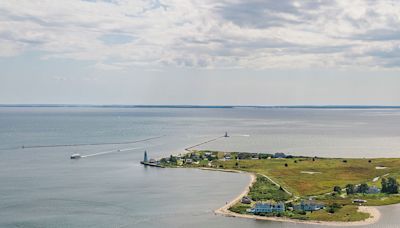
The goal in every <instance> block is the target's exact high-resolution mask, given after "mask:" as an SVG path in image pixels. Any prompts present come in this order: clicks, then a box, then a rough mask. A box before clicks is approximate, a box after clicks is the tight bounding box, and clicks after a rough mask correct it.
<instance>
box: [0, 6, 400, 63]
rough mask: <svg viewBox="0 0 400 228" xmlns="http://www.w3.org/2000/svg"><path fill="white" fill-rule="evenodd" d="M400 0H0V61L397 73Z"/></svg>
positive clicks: (399, 40)
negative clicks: (35, 56) (32, 55)
mask: <svg viewBox="0 0 400 228" xmlns="http://www.w3.org/2000/svg"><path fill="white" fill-rule="evenodd" d="M399 23H400V2H398V1H391V0H386V1H371V0H364V1H361V0H354V1H347V0H336V1H333V0H332V1H318V0H315V1H289V0H281V1H274V0H246V1H244V0H223V1H211V0H202V1H200V0H188V1H179V0H165V1H161V0H159V1H158V0H141V1H128V0H120V1H118V0H109V1H94V0H91V1H79V0H70V1H64V2H63V3H62V4H60V2H56V1H51V0H43V1H39V2H37V1H27V0H26V1H2V2H0V50H1V52H0V56H3V57H9V56H15V55H22V54H24V53H25V52H29V51H40V52H41V53H45V54H44V56H43V58H44V59H46V58H68V59H75V60H90V61H93V62H95V64H94V67H96V68H97V69H107V70H120V69H123V68H127V67H132V66H134V67H135V66H140V67H145V68H153V67H163V66H171V65H172V66H179V67H194V68H256V69H263V68H309V67H373V68H376V67H380V68H398V67H399V64H400V62H399V61H398V59H399V57H398V54H397V53H398V47H399V45H400V35H399V34H400V27H399V26H398V24H399Z"/></svg>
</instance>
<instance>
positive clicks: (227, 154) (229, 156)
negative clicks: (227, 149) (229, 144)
mask: <svg viewBox="0 0 400 228" xmlns="http://www.w3.org/2000/svg"><path fill="white" fill-rule="evenodd" d="M224 158H225V160H231V159H232V157H231V154H230V153H226V154H225V155H224Z"/></svg>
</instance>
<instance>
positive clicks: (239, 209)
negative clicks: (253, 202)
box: [229, 203, 251, 214]
mask: <svg viewBox="0 0 400 228" xmlns="http://www.w3.org/2000/svg"><path fill="white" fill-rule="evenodd" d="M249 208H251V206H250V205H249V204H242V203H237V204H235V205H233V206H232V207H230V208H229V210H230V211H232V212H235V213H238V214H247V211H246V210H247V209H249Z"/></svg>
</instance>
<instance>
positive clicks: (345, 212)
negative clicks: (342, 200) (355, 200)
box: [306, 206, 369, 222]
mask: <svg viewBox="0 0 400 228" xmlns="http://www.w3.org/2000/svg"><path fill="white" fill-rule="evenodd" d="M306 217H307V219H309V220H316V221H335V222H336V221H338V222H352V221H362V220H365V219H367V218H369V214H368V213H364V212H358V207H357V206H344V207H342V208H340V209H339V210H338V211H337V212H335V213H332V214H331V213H328V212H327V211H326V210H319V211H314V212H312V213H311V212H308V213H307V215H306Z"/></svg>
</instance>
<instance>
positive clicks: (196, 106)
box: [0, 104, 400, 109]
mask: <svg viewBox="0 0 400 228" xmlns="http://www.w3.org/2000/svg"><path fill="white" fill-rule="evenodd" d="M0 108H177V109H183V108H185V109H197V108H202V109H233V108H260V109H400V106H396V105H270V106H269V105H91V104H0Z"/></svg>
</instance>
